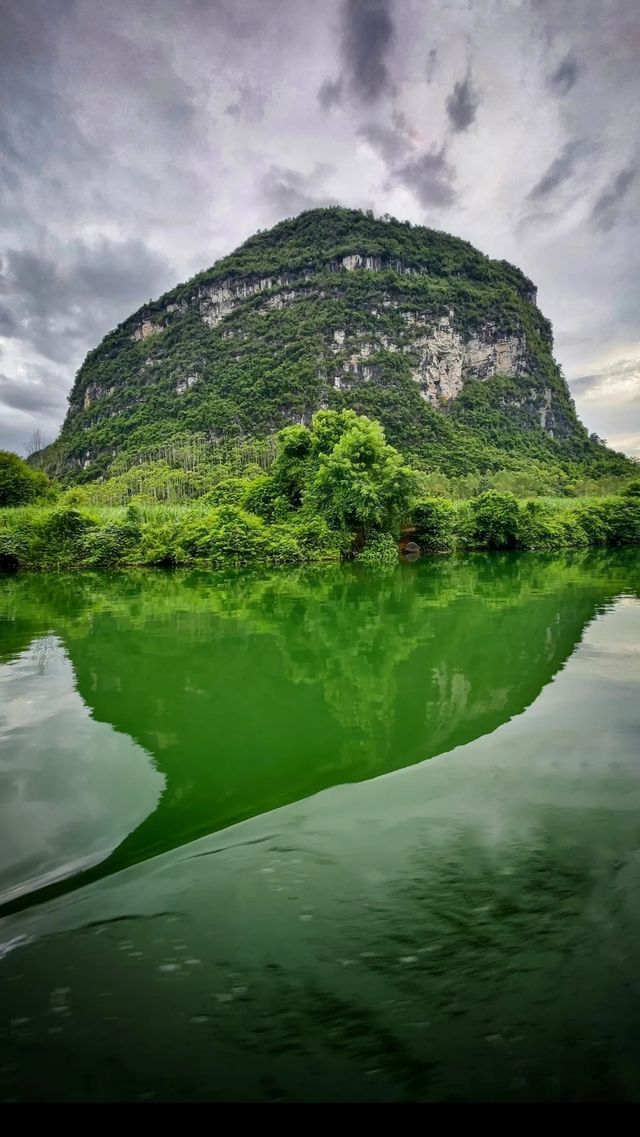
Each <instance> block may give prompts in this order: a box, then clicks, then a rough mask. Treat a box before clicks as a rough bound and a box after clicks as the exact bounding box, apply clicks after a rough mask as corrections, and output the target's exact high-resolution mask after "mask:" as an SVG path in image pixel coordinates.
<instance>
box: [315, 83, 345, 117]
mask: <svg viewBox="0 0 640 1137" xmlns="http://www.w3.org/2000/svg"><path fill="white" fill-rule="evenodd" d="M318 102H319V103H320V106H321V107H322V109H323V110H325V111H330V110H331V108H332V107H336V106H338V105H339V104H340V103H341V102H342V79H325V81H324V83H322V85H321V87H320V89H319V91H318Z"/></svg>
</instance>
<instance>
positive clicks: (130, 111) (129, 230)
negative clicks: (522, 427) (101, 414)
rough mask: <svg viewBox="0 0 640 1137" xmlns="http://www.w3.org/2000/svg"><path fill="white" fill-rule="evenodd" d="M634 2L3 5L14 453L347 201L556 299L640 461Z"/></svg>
mask: <svg viewBox="0 0 640 1137" xmlns="http://www.w3.org/2000/svg"><path fill="white" fill-rule="evenodd" d="M639 58H640V0H0V199H1V200H0V236H1V241H0V446H5V447H10V448H12V449H17V450H23V449H24V447H25V445H26V444H27V442H28V439H29V437H30V436H31V435H32V433H33V431H34V430H35V429H39V430H41V431H42V433H43V434H44V435H45V436H46V437H47V438H53V437H54V436H55V434H56V433H57V430H58V427H59V425H60V423H61V421H62V418H63V417H64V413H65V410H66V397H67V394H68V392H69V390H70V388H71V385H72V383H73V379H74V374H75V372H76V370H77V369H78V367H79V366H80V364H81V363H82V360H83V358H84V356H85V354H86V352H87V350H89V349H90V348H91V347H94V346H95V345H96V343H97V342H98V341H99V340H100V339H101V337H102V336H103V335H104V334H105V333H106V332H107V331H108V330H109V329H110V328H112V327H113V326H114V325H115V324H116V323H118V322H119V321H120V320H122V319H123V318H124V317H125V316H127V315H129V313H130V312H132V311H133V310H134V309H135V308H136V307H138V306H139V305H140V304H142V303H143V302H144V301H146V300H148V299H150V298H151V297H155V296H157V295H159V294H160V293H161V292H162V291H164V290H166V289H167V288H170V287H172V286H173V285H174V284H176V283H177V282H178V281H180V280H184V279H185V278H187V277H189V276H191V275H192V274H193V273H194V272H196V271H198V270H199V269H201V268H204V267H206V266H208V265H210V264H212V263H213V262H214V261H215V260H217V258H218V257H220V256H222V255H223V254H225V253H227V252H230V251H231V250H232V249H233V248H234V247H235V246H236V245H237V244H239V243H240V242H241V241H242V240H244V239H245V238H246V237H248V236H249V235H250V234H251V233H252V232H254V231H255V230H256V229H257V228H265V227H267V226H269V225H272V224H273V223H274V222H276V221H278V220H280V219H281V218H283V217H288V216H291V215H293V214H295V213H297V212H299V211H300V210H301V209H307V208H309V207H312V206H314V205H319V204H329V203H333V202H338V203H340V204H342V205H347V206H358V207H361V208H365V209H368V208H371V209H373V210H374V211H375V212H376V213H385V212H389V213H392V214H394V215H395V216H396V217H399V218H402V219H405V218H408V219H410V220H411V221H414V222H421V223H424V224H427V225H431V226H434V227H436V228H440V229H445V230H447V231H449V232H451V233H454V234H456V235H459V236H462V237H465V238H467V239H468V240H470V241H472V242H473V243H474V244H475V245H477V246H478V247H479V248H480V249H482V250H483V251H484V252H486V253H488V254H489V255H491V256H494V257H506V258H507V259H508V260H510V261H512V262H514V263H515V264H517V265H519V266H520V268H522V269H523V270H524V271H525V272H526V273H527V275H529V276H531V277H532V278H533V280H534V281H535V282H536V283H537V284H538V286H539V293H538V302H539V304H540V307H541V308H542V310H543V312H544V313H545V315H547V316H549V317H550V319H551V320H552V321H553V325H554V330H555V343H556V357H557V359H558V361H559V362H560V363H561V364H562V366H563V368H564V371H565V374H566V375H567V377H568V379H569V381H570V384H571V388H572V391H573V393H574V395H575V398H576V402H577V406H578V410H579V412H580V413H581V415H582V417H583V419H584V421H585V422H586V424H587V426H588V427H589V429H590V430H595V431H597V432H598V433H599V434H601V435H603V436H604V437H606V438H607V439H608V440H609V442H610V443H611V444H613V445H615V446H616V447H617V448H619V449H623V450H626V451H627V452H628V453H632V454H636V455H638V456H640V329H639V321H638V309H639V301H640V277H639V271H638V270H639V262H640V240H639V233H638V228H639V222H638V217H639V205H640V113H639V111H640V67H639V66H638V59H639Z"/></svg>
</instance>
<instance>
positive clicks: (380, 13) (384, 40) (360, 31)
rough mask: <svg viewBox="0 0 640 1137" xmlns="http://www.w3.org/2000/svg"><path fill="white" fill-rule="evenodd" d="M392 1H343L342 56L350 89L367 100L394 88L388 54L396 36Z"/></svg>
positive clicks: (377, 97)
mask: <svg viewBox="0 0 640 1137" xmlns="http://www.w3.org/2000/svg"><path fill="white" fill-rule="evenodd" d="M392 11H393V8H392V3H391V0H344V2H343V16H342V19H343V23H342V57H343V61H344V66H345V70H346V73H347V78H348V82H349V86H350V88H351V90H352V91H353V92H354V94H355V95H357V96H358V97H359V98H360V99H362V101H363V102H365V103H373V102H375V101H376V100H377V99H379V98H380V97H381V96H382V95H385V94H390V93H391V92H392V91H393V83H392V82H391V76H390V74H389V56H390V54H391V50H392V48H393V44H394V41H395V38H396V30H395V24H394V21H393V15H392Z"/></svg>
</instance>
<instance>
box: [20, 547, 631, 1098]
mask: <svg viewBox="0 0 640 1137" xmlns="http://www.w3.org/2000/svg"><path fill="white" fill-rule="evenodd" d="M639 596H640V564H639V558H638V555H637V552H636V551H633V550H631V551H621V552H619V553H615V552H606V553H605V552H603V553H593V552H592V553H578V554H572V555H567V556H564V557H542V556H535V555H531V554H526V555H498V554H494V555H476V556H469V557H465V558H461V559H457V558H431V559H429V560H425V561H421V562H418V563H415V564H411V565H409V564H407V565H402V566H400V567H399V568H398V569H396V570H391V571H378V570H360V571H359V570H357V569H356V568H354V567H353V566H344V567H341V568H339V569H326V570H308V571H296V572H290V571H280V572H271V573H264V574H255V575H254V574H246V573H244V574H243V573H233V574H230V573H229V574H219V573H217V574H214V573H204V572H179V573H163V572H139V573H133V572H129V573H114V574H86V573H85V574H76V575H57V574H47V575H28V576H13V577H5V578H4V579H2V580H1V581H0V700H1V701H0V1099H2V1100H12V1099H17V1100H135V1101H138V1100H140V1101H146V1100H233V1101H235V1100H239V1101H240V1100H242V1101H244V1100H294V1101H296V1100H299V1101H305V1100H306V1101H308V1100H322V1101H350V1100H354V1101H409V1100H418V1101H420V1100H451V1101H453V1100H495V1099H497V1100H608V1099H614V1100H637V1099H638V1098H640V746H639V740H640V601H639V600H638V597H639ZM428 760H429V761H428Z"/></svg>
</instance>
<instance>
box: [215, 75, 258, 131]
mask: <svg viewBox="0 0 640 1137" xmlns="http://www.w3.org/2000/svg"><path fill="white" fill-rule="evenodd" d="M224 113H225V114H226V115H228V116H229V117H230V118H234V119H236V120H244V122H250V123H256V122H260V120H261V119H263V118H264V95H263V94H262V93H261V92H260V91H258V90H257V88H256V87H252V86H251V84H250V83H241V84H240V86H239V88H238V94H237V95H236V98H235V99H234V100H233V101H232V102H230V103H227V105H226V107H225V110H224Z"/></svg>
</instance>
